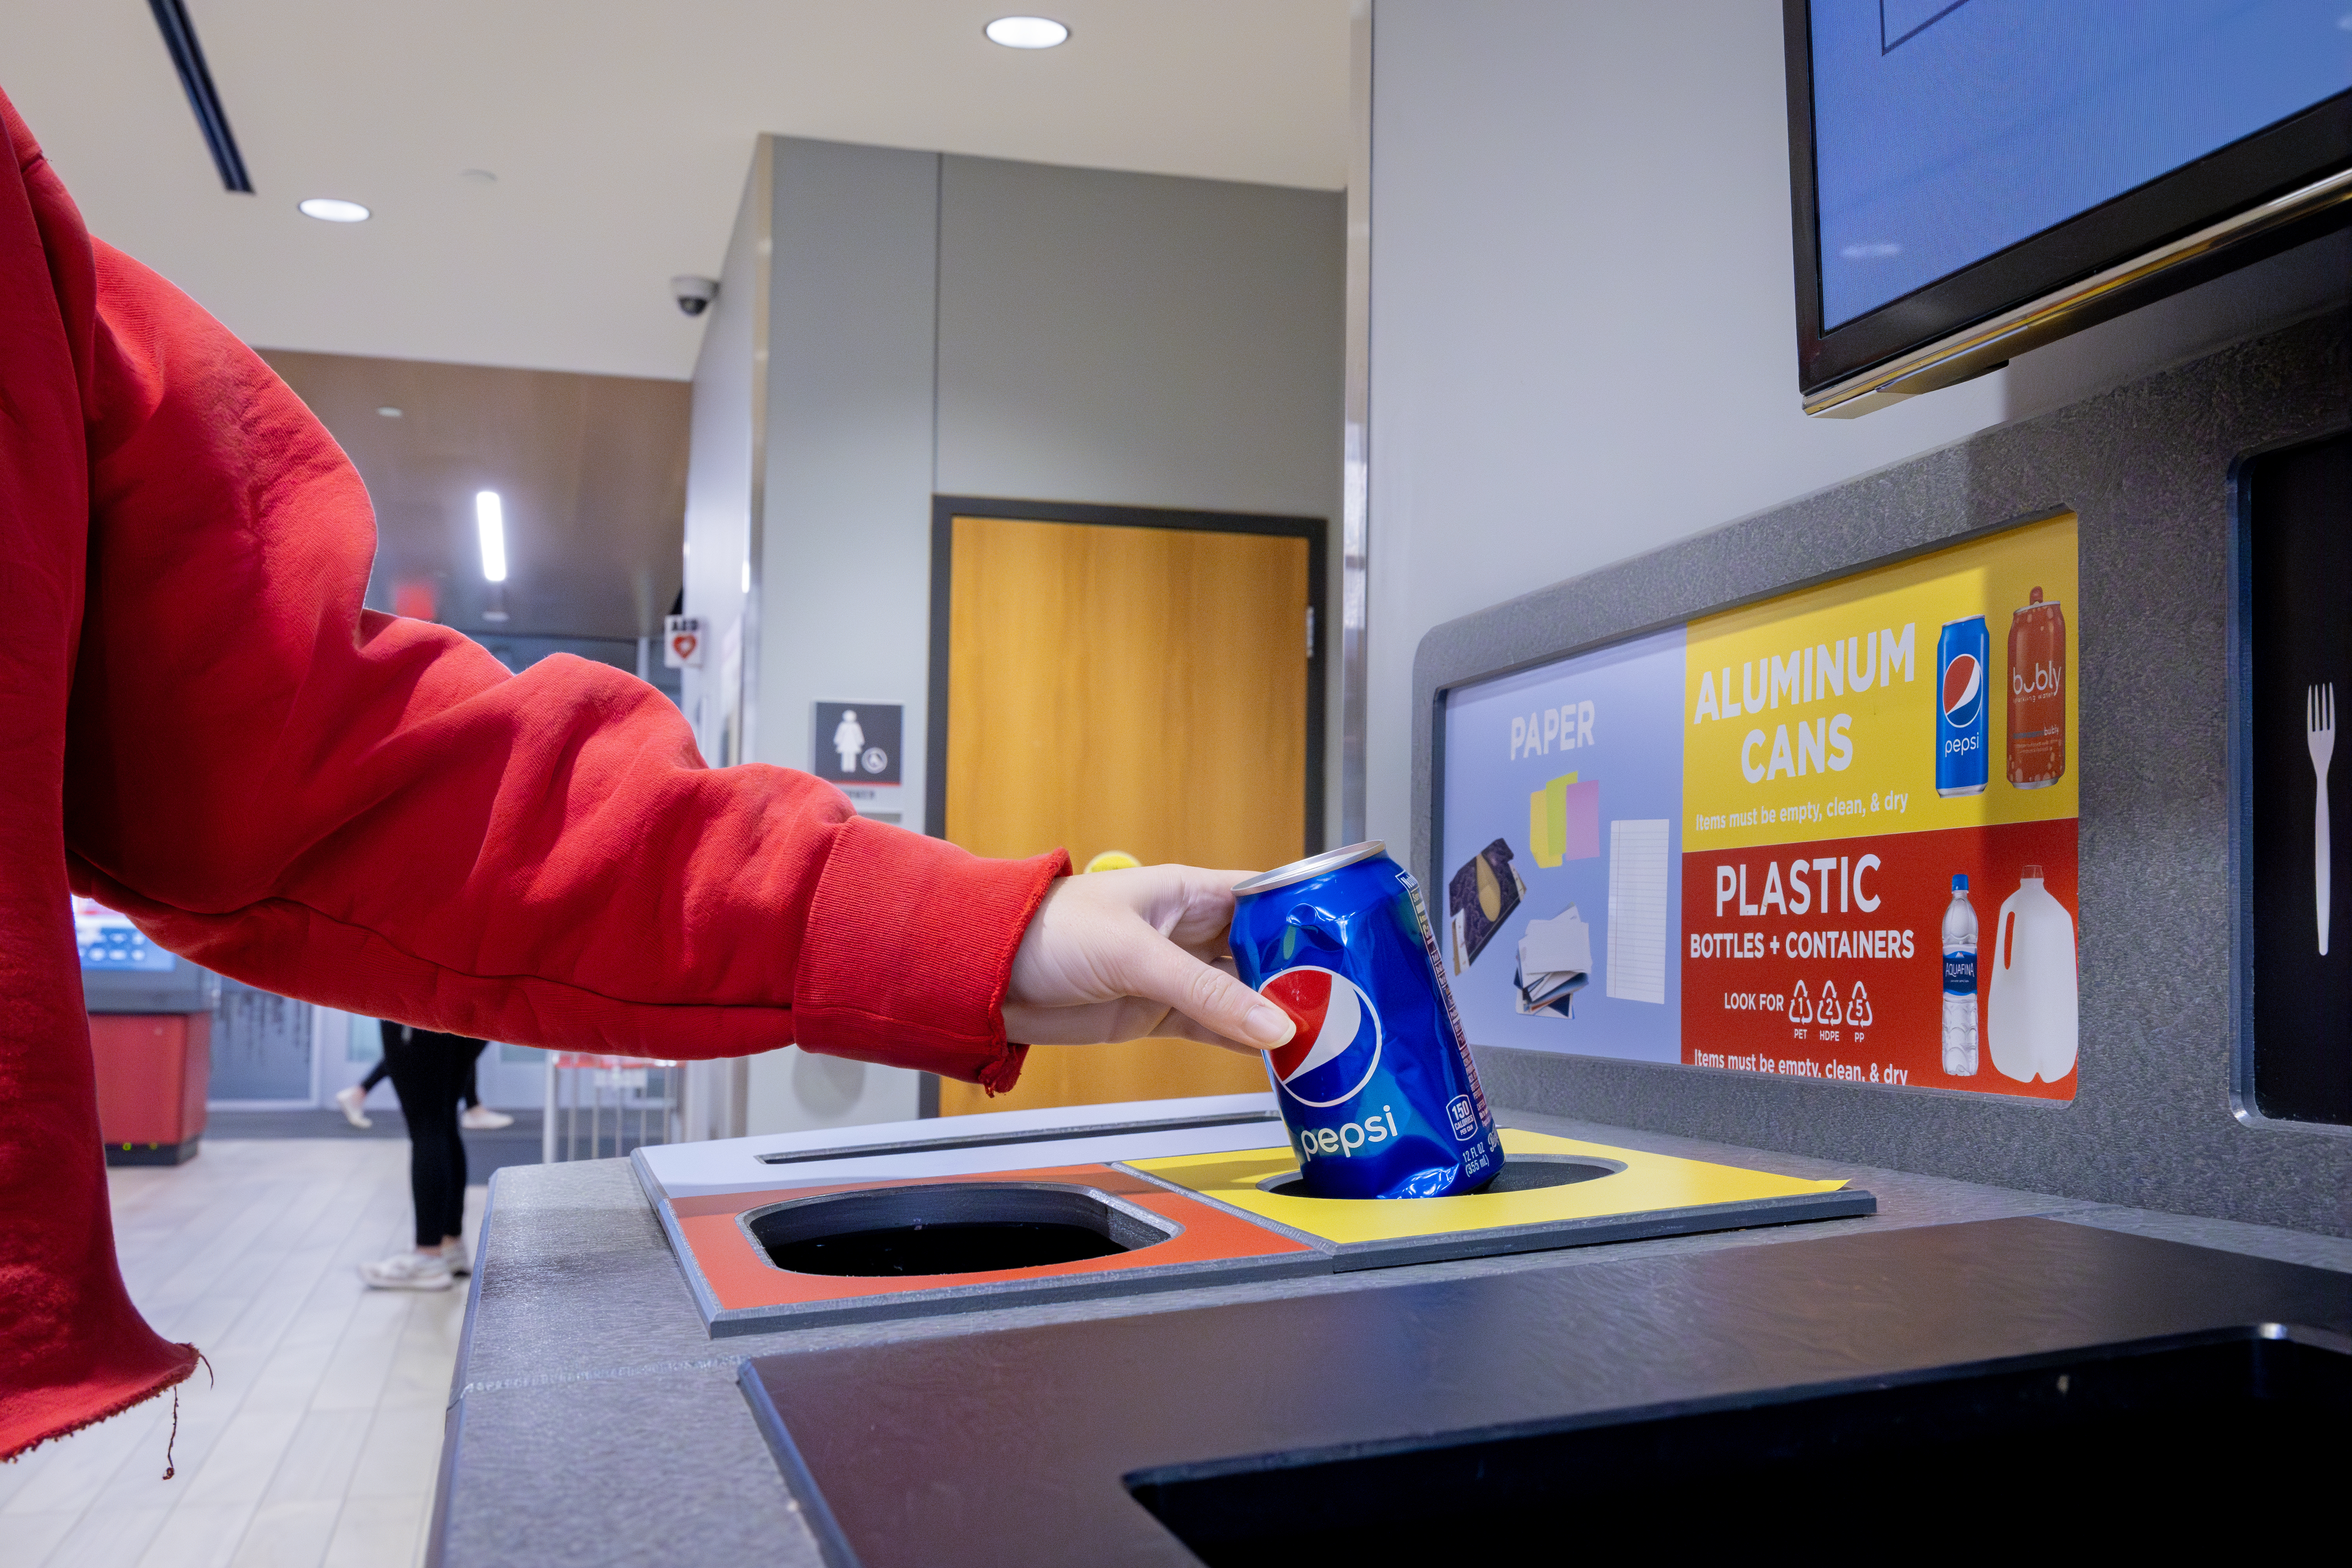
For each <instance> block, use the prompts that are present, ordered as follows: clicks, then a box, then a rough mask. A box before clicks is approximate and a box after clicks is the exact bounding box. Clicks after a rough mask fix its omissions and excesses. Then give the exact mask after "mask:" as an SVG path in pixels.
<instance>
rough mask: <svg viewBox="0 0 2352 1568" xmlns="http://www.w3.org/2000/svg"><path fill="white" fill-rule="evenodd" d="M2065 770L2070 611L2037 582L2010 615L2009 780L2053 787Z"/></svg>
mask: <svg viewBox="0 0 2352 1568" xmlns="http://www.w3.org/2000/svg"><path fill="white" fill-rule="evenodd" d="M2065 776H2066V616H2065V612H2064V611H2063V610H2061V609H2059V607H2058V602H2057V601H2056V600H2054V599H2053V600H2051V601H2050V602H2049V603H2047V604H2044V603H2043V602H2042V590H2041V589H2039V588H2036V589H2034V590H2033V593H2032V596H2031V597H2030V598H2029V599H2028V600H2027V602H2026V604H2025V605H2024V607H2023V608H2021V609H2020V610H2019V611H2018V612H2017V613H2016V614H2015V615H2013V616H2010V618H2009V782H2010V783H2011V784H2014V785H2015V786H2016V787H2018V788H2019V789H2048V788H2049V787H2050V786H2051V785H2052V784H2056V783H2057V782H2058V781H2059V780H2060V779H2062V778H2063V777H2065Z"/></svg>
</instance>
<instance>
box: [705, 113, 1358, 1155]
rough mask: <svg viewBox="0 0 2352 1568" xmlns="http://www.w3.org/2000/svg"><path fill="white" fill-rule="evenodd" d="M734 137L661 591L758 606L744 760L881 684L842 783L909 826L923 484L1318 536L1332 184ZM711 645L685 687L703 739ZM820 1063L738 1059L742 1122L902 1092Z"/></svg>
mask: <svg viewBox="0 0 2352 1568" xmlns="http://www.w3.org/2000/svg"><path fill="white" fill-rule="evenodd" d="M761 156H762V157H763V158H764V159H765V160H766V166H767V167H768V170H769V174H768V183H767V184H765V186H764V187H762V186H760V185H759V183H758V180H759V176H758V175H757V174H756V173H755V176H754V189H753V190H752V191H751V192H749V193H747V195H746V199H745V204H744V213H745V215H746V218H745V221H743V222H741V223H739V226H738V230H737V236H736V242H735V244H734V246H733V247H731V248H730V255H729V262H728V273H727V275H726V277H725V278H724V279H722V286H721V289H720V293H719V308H718V310H716V311H714V319H713V321H712V323H711V327H710V336H709V338H708V339H707V340H706V342H705V347H704V361H703V364H702V366H701V367H700V368H699V369H698V374H697V379H696V386H695V420H696V424H695V440H696V448H695V469H694V473H693V476H692V477H691V478H690V480H689V504H688V544H689V551H690V554H689V564H690V567H691V569H690V571H689V573H688V607H689V608H690V609H693V610H695V611H696V612H697V613H707V614H711V615H713V616H715V617H718V619H719V626H720V627H721V628H723V627H724V626H726V625H728V624H730V621H731V619H732V618H733V617H736V616H743V617H744V618H745V619H746V620H747V621H748V622H749V623H750V624H751V625H753V626H755V627H756V638H755V642H756V647H755V657H753V658H752V660H751V664H750V665H749V666H748V667H747V669H746V672H745V678H744V681H743V691H744V702H745V706H746V708H747V710H750V711H751V712H752V713H753V714H754V715H755V716H756V722H755V727H754V731H753V736H754V739H753V743H752V746H751V752H750V756H751V760H754V761H759V762H765V763H778V764H781V765H783V766H787V767H803V768H804V767H807V766H809V765H810V763H811V761H812V740H813V728H812V717H813V705H814V703H815V702H816V701H818V700H836V699H838V700H851V701H867V702H896V703H899V704H902V705H903V706H904V707H905V710H906V715H905V720H906V725H905V731H904V736H905V739H904V743H903V755H902V757H901V770H902V776H903V778H904V779H905V781H906V782H905V783H904V784H902V785H901V786H899V787H898V788H895V789H894V788H875V789H872V790H869V791H864V792H860V793H859V794H857V795H855V796H854V797H853V798H855V799H856V804H857V805H858V807H859V809H860V810H862V811H866V812H868V813H872V814H876V815H889V814H895V815H896V816H898V819H899V821H900V822H901V823H902V824H903V825H905V826H910V827H915V828H918V829H919V827H920V826H921V824H922V822H923V819H924V810H925V805H926V802H925V800H924V785H923V781H924V776H925V768H926V765H927V763H928V757H927V756H926V753H925V736H926V728H927V727H926V722H925V721H926V714H927V700H926V699H927V686H928V669H929V662H928V661H929V592H930V498H931V497H932V495H934V494H951V495H984V496H999V497H1006V498H1014V499H1019V500H1042V501H1065V502H1091V503H1096V504H1108V505H1126V506H1145V507H1176V508H1190V509H1200V510H1227V511H1248V512H1277V513H1287V514H1292V515H1307V516H1315V517H1322V518H1326V519H1328V520H1330V521H1332V523H1333V525H1334V527H1335V528H1336V525H1337V520H1338V515H1339V479H1340V465H1339V458H1340V422H1341V411H1340V386H1341V374H1342V354H1343V343H1342V331H1343V328H1344V320H1343V314H1342V310H1343V307H1342V296H1343V290H1344V287H1345V277H1344V270H1345V268H1344V257H1343V249H1342V247H1343V241H1344V233H1343V225H1344V214H1343V211H1342V205H1341V198H1340V197H1339V195H1337V194H1336V193H1330V192H1318V191H1299V190H1289V189H1280V188H1275V187H1269V186H1260V185H1243V184H1226V183H1222V182H1215V181H1205V180H1185V179H1172V178H1168V177H1164V176H1158V175H1147V174H1115V173H1106V172H1102V171H1097V170H1083V169H1066V168H1056V167H1047V166H1045V165H1039V164H1027V163H1005V162H1001V161H996V160H991V159H976V158H963V157H947V156H942V155H940V154H937V153H910V152H902V151H895V150H890V149H885V148H876V147H862V146H854V145H848V144H844V143H837V142H811V141H804V140H800V139H796V138H791V137H771V138H765V139H763V142H762V153H761ZM762 191H764V193H765V195H766V196H767V198H768V199H767V205H766V208H765V210H764V211H762V210H761V203H760V201H759V199H758V198H759V196H760V195H761V193H762ZM763 225H764V226H763ZM762 238H764V239H765V241H766V247H765V248H764V249H763V248H762V247H761V239H762ZM746 300H764V301H765V303H766V307H767V309H766V312H765V317H764V320H761V319H760V318H759V316H758V314H757V312H756V311H754V312H751V313H749V314H746V313H744V311H745V306H744V301H746ZM730 306H732V307H734V308H735V309H734V313H730ZM763 353H764V355H765V359H764V362H763V363H764V366H765V369H764V374H759V375H757V376H756V378H755V376H754V374H753V373H752V372H751V369H750V366H751V364H752V363H755V361H756V359H757V356H759V355H761V354H763ZM762 396H764V398H765V410H764V415H763V416H760V424H759V432H760V434H761V437H762V439H763V441H764V451H763V452H761V451H754V450H753V449H752V447H753V446H754V445H755V444H754V443H752V442H751V440H750V439H749V437H748V436H747V435H746V432H747V431H748V430H749V428H750V425H749V420H750V419H751V417H752V416H750V415H749V414H747V412H746V410H747V409H749V408H750V407H751V405H752V404H753V403H755V402H756V400H757V399H758V398H759V397H762ZM706 431H707V432H708V433H709V435H708V441H707V446H706ZM747 470H748V471H747ZM753 479H757V480H758V481H759V482H758V483H756V484H754V483H753V482H752V480H753ZM746 513H748V515H750V516H751V518H752V519H753V520H754V521H753V522H752V524H751V532H750V535H749V538H748V542H747V541H746V540H745V537H744V535H743V534H742V533H741V531H740V525H739V524H738V523H737V522H736V521H735V520H736V519H737V518H738V517H739V516H741V515H744V514H746ZM698 525H699V526H698ZM706 539H707V540H708V541H709V542H710V543H709V560H706V559H705V552H706ZM747 553H748V555H749V557H750V559H751V561H752V562H753V563H754V566H753V572H754V588H753V592H752V595H751V599H750V601H749V603H748V604H747V603H746V602H745V601H744V600H743V598H742V596H741V595H740V593H739V592H738V586H739V581H740V579H737V578H735V577H732V576H730V574H733V573H739V572H740V566H741V560H742V558H743V557H744V556H745V555H746V554H747ZM1332 554H1333V557H1334V559H1335V561H1336V556H1337V552H1336V550H1335V551H1334V552H1332ZM1332 602H1334V603H1336V602H1337V595H1336V592H1335V593H1334V594H1333V595H1332ZM747 612H748V614H747ZM718 657H719V656H718V652H717V650H716V649H714V651H713V655H712V658H713V666H712V667H711V668H708V669H706V670H705V671H704V672H703V673H702V677H701V679H699V680H698V682H697V683H696V684H695V686H694V687H692V688H690V689H689V692H688V702H689V705H691V703H692V702H693V700H694V699H695V698H696V696H698V695H700V696H703V697H704V698H705V707H706V710H708V713H709V717H708V718H707V719H706V721H705V724H704V731H705V733H706V735H707V736H709V737H712V740H711V741H710V742H706V743H707V744H710V743H715V736H716V733H717V719H716V715H717V713H718V711H719V704H720V703H721V702H722V701H723V699H724V693H723V692H720V691H718V690H717V689H716V688H717V687H718V685H719V679H718V678H719V671H718V668H717V663H716V661H717V659H718ZM1330 662H1331V663H1332V664H1336V661H1330ZM1329 706H1330V707H1331V709H1332V710H1335V711H1336V707H1337V704H1336V702H1334V703H1332V704H1330V705H1329ZM689 710H690V711H691V707H689ZM1327 750H1328V753H1329V754H1332V755H1336V754H1337V751H1338V748H1337V745H1336V743H1335V742H1330V743H1327ZM1328 798H1330V799H1332V800H1335V801H1336V789H1335V790H1334V791H1332V792H1331V794H1330V795H1329V796H1328ZM851 1065H852V1066H854V1064H851ZM825 1067H826V1071H825V1073H819V1072H818V1064H814V1063H813V1062H812V1061H811V1060H810V1059H809V1058H803V1057H801V1056H800V1055H799V1053H797V1052H792V1053H778V1054H777V1056H776V1057H775V1058H773V1059H771V1058H760V1059H759V1060H757V1061H755V1063H754V1064H753V1066H752V1068H751V1078H750V1083H749V1089H748V1096H749V1104H750V1113H749V1117H748V1122H747V1124H748V1125H749V1126H750V1127H751V1129H752V1130H754V1131H764V1130H772V1129H777V1128H782V1127H789V1126H798V1125H811V1124H816V1123H820V1122H822V1123H836V1122H853V1121H874V1120H879V1119H882V1118H884V1117H887V1116H904V1115H911V1114H913V1110H914V1098H913V1096H914V1088H913V1081H914V1080H913V1077H912V1075H908V1074H903V1073H894V1072H890V1071H888V1070H887V1069H881V1068H865V1069H861V1072H862V1076H860V1073H853V1072H850V1071H849V1070H848V1068H845V1067H844V1066H843V1065H842V1064H825ZM852 1079H856V1081H852Z"/></svg>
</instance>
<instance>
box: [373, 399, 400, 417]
mask: <svg viewBox="0 0 2352 1568" xmlns="http://www.w3.org/2000/svg"><path fill="white" fill-rule="evenodd" d="M376 412H377V413H378V414H381V415H383V416H384V417H385V418H386V419H397V418H399V417H400V410H399V409H397V408H394V406H393V405H391V404H389V403H387V404H385V405H383V407H381V408H379V409H377V410H376Z"/></svg>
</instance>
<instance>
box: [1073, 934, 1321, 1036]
mask: <svg viewBox="0 0 2352 1568" xmlns="http://www.w3.org/2000/svg"><path fill="white" fill-rule="evenodd" d="M1147 929H1148V928H1147ZM1150 934H1151V937H1152V938H1153V940H1152V941H1150V942H1146V943H1140V944H1138V945H1137V946H1135V947H1132V948H1130V949H1129V952H1128V954H1127V956H1128V960H1129V962H1128V963H1126V964H1124V965H1122V967H1123V968H1124V969H1125V970H1126V971H1127V973H1124V974H1122V975H1120V976H1118V977H1117V978H1118V984H1119V986H1120V988H1121V989H1122V990H1124V991H1126V992H1128V993H1129V994H1131V995H1136V996H1146V997H1149V998H1150V999H1151V1000H1152V1001H1154V1002H1159V1003H1161V1004H1163V1005H1167V1006H1170V1007H1173V1008H1175V1009H1176V1011H1178V1012H1179V1013H1181V1014H1183V1015H1184V1016H1186V1017H1188V1018H1190V1019H1192V1021H1193V1022H1194V1023H1196V1024H1201V1025H1203V1026H1207V1027H1209V1028H1211V1029H1214V1030H1215V1031H1216V1032H1217V1033H1218V1034H1220V1035H1223V1036H1224V1037H1225V1038H1227V1039H1229V1040H1234V1041H1238V1042H1239V1043H1241V1044H1243V1045H1245V1046H1249V1047H1253V1048H1255V1049H1257V1050H1261V1051H1270V1050H1272V1049H1274V1048H1275V1047H1276V1046H1280V1045H1284V1044H1286V1043H1287V1042H1288V1040H1289V1039H1290V1037H1291V1036H1292V1035H1293V1034H1295V1033H1297V1025H1296V1024H1294V1023H1292V1022H1291V1020H1290V1016H1289V1015H1288V1014H1286V1013H1285V1012H1284V1011H1283V1010H1282V1009H1281V1008H1279V1007H1277V1006H1276V1005H1274V1004H1273V1003H1271V1002H1269V1001H1267V1000H1266V999H1265V997H1263V996H1261V995H1259V994H1257V993H1256V992H1255V991H1253V990H1251V989H1250V988H1249V987H1248V986H1246V985H1244V984H1242V983H1241V982H1240V981H1238V980H1236V979H1234V977H1233V976H1232V975H1230V974H1227V973H1225V972H1224V971H1223V970H1221V969H1216V968H1213V967H1212V966H1211V965H1209V964H1206V963H1202V962H1201V961H1200V960H1199V959H1197V958H1194V957H1193V956H1192V954H1191V953H1188V952H1185V951H1184V950H1183V949H1182V948H1181V947H1178V946H1177V945H1176V944H1175V943H1174V942H1170V941H1168V940H1167V939H1166V938H1165V937H1161V936H1160V934H1159V932H1157V931H1152V932H1151V933H1150Z"/></svg>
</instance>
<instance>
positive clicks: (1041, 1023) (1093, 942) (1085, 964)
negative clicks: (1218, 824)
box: [1004, 866, 1296, 1051]
mask: <svg viewBox="0 0 2352 1568" xmlns="http://www.w3.org/2000/svg"><path fill="white" fill-rule="evenodd" d="M1248 875H1249V873H1248V872H1246V871H1202V870H1196V869H1195V868H1192V867H1190V866H1144V867H1139V868H1137V869H1134V870H1131V871H1096V872H1093V873H1092V874H1090V875H1087V876H1084V877H1063V878H1060V879H1056V880H1055V883H1054V885H1053V887H1052V888H1051V889H1048V890H1047V892H1046V894H1045V903H1044V904H1043V905H1042V906H1040V908H1039V909H1038V910H1037V914H1036V918H1034V920H1032V921H1030V922H1029V930H1028V931H1027V932H1026V933H1025V934H1024V936H1023V937H1022V938H1021V948H1020V951H1019V952H1015V953H1014V954H1013V982H1012V984H1011V985H1010V986H1009V987H1008V988H1007V989H1006V992H1005V995H1004V1032H1005V1034H1006V1035H1007V1037H1010V1038H1012V1039H1014V1040H1017V1041H1020V1042H1023V1043H1024V1044H1027V1045H1038V1046H1054V1045H1096V1044H1100V1043H1102V1042H1105V1041H1110V1040H1133V1039H1139V1038H1142V1037H1145V1036H1147V1035H1170V1036H1175V1037H1179V1038H1181V1039H1187V1040H1205V1041H1207V1042H1208V1043H1209V1044H1210V1045H1213V1046H1223V1047H1225V1048H1226V1049H1228V1050H1236V1051H1266V1050H1272V1049H1273V1048H1274V1047H1276V1046H1279V1045H1281V1044H1283V1043H1284V1042H1285V1041H1286V1040H1288V1039H1289V1038H1290V1037H1291V1034H1292V1032H1293V1030H1294V1029H1295V1028H1296V1026H1295V1025H1293V1024H1292V1023H1291V1021H1290V1018H1289V1016H1288V1015H1287V1014H1286V1013H1284V1012H1283V1011H1282V1009H1281V1008H1279V1007H1276V1005H1274V1004H1272V1003H1271V1002H1268V1001H1267V1000H1266V999H1265V997H1263V996H1260V995H1259V994H1257V993H1256V992H1255V991H1252V990H1251V989H1250V988H1249V987H1248V986H1246V985H1244V984H1242V983H1241V982H1240V981H1239V980H1236V979H1234V973H1233V970H1234V961H1233V957H1232V955H1231V954H1230V952H1228V951H1227V949H1226V946H1225V930H1226V928H1227V927H1228V926H1230V925H1231V924H1232V923H1233V918H1234V883H1235V882H1238V881H1240V880H1241V879H1243V878H1244V877H1246V876H1248Z"/></svg>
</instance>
